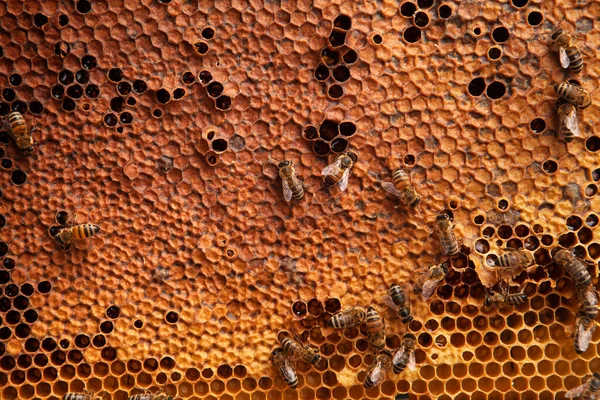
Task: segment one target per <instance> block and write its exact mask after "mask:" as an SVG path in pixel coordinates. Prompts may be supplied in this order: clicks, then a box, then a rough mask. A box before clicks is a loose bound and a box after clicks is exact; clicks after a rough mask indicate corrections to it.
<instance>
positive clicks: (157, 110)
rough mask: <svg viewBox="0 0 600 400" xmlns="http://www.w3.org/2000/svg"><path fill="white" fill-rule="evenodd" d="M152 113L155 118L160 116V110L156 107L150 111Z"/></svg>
mask: <svg viewBox="0 0 600 400" xmlns="http://www.w3.org/2000/svg"><path fill="white" fill-rule="evenodd" d="M152 115H154V116H155V117H156V118H160V117H162V111H161V110H159V109H158V108H157V109H155V110H154V111H152Z"/></svg>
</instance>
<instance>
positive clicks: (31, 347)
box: [25, 338, 40, 353]
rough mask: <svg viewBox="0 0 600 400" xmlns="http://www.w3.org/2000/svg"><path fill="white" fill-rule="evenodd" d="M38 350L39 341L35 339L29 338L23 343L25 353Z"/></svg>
mask: <svg viewBox="0 0 600 400" xmlns="http://www.w3.org/2000/svg"><path fill="white" fill-rule="evenodd" d="M39 348H40V341H39V340H38V339H36V338H29V339H27V340H26V341H25V351H27V352H29V353H33V352H36V351H38V349H39Z"/></svg>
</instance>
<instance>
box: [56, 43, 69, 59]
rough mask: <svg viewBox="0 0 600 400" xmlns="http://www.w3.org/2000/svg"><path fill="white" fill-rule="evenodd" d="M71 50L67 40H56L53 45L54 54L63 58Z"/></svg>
mask: <svg viewBox="0 0 600 400" xmlns="http://www.w3.org/2000/svg"><path fill="white" fill-rule="evenodd" d="M70 52H71V45H70V44H69V43H67V42H58V43H56V44H55V45H54V54H56V55H57V56H59V57H61V58H65V57H66V55H67V54H69V53H70Z"/></svg>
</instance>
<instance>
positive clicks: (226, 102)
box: [215, 94, 231, 110]
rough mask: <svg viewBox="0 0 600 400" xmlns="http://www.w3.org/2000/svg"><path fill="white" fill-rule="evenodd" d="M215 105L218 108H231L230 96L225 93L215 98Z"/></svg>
mask: <svg viewBox="0 0 600 400" xmlns="http://www.w3.org/2000/svg"><path fill="white" fill-rule="evenodd" d="M215 106H216V107H217V108H218V109H219V110H229V108H231V97H229V96H227V95H226V94H224V95H223V96H219V97H218V98H217V100H215Z"/></svg>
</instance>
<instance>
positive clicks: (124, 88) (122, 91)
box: [117, 82, 177, 99]
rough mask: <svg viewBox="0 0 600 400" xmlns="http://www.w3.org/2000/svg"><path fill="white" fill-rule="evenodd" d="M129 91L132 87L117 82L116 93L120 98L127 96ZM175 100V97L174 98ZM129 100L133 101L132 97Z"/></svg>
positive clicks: (127, 83)
mask: <svg viewBox="0 0 600 400" xmlns="http://www.w3.org/2000/svg"><path fill="white" fill-rule="evenodd" d="M131 90H132V87H131V84H130V83H129V82H119V84H118V85H117V92H119V94H120V95H121V96H127V95H128V94H129V93H131ZM175 98H177V96H175ZM130 99H133V97H130Z"/></svg>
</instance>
